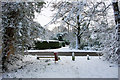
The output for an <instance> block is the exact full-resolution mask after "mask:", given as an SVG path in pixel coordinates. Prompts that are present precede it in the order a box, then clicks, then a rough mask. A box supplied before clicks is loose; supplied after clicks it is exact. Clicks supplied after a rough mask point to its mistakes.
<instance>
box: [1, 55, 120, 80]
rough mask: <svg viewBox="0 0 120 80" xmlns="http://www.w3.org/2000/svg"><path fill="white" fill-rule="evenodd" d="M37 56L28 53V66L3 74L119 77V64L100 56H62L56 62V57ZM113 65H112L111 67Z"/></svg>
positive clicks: (26, 76) (15, 76)
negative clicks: (88, 58) (43, 57)
mask: <svg viewBox="0 0 120 80" xmlns="http://www.w3.org/2000/svg"><path fill="white" fill-rule="evenodd" d="M36 57H37V56H31V55H26V56H24V58H23V62H24V63H25V62H26V63H28V62H29V64H27V65H26V66H24V67H22V68H19V69H17V70H13V71H10V72H7V73H4V74H3V77H4V78H118V66H117V65H116V64H113V65H111V64H110V63H109V62H107V61H103V60H102V59H99V57H94V56H91V57H90V60H87V57H86V56H80V57H79V56H78V57H75V61H72V57H70V56H69V57H68V56H67V57H66V56H62V57H60V60H59V61H58V62H57V63H55V62H54V59H53V58H51V59H39V60H38V59H36ZM110 66H112V67H110Z"/></svg>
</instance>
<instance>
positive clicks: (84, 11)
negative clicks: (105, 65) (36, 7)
mask: <svg viewBox="0 0 120 80" xmlns="http://www.w3.org/2000/svg"><path fill="white" fill-rule="evenodd" d="M109 6H110V5H107V6H106V5H105V3H104V2H95V3H93V2H92V1H88V2H87V1H86V0H80V1H68V2H65V1H64V2H58V3H57V4H54V5H53V7H54V8H57V9H58V12H57V13H56V17H57V18H56V19H61V20H62V24H67V25H69V27H70V26H72V30H73V31H74V33H75V35H76V49H80V48H81V38H82V35H84V34H86V33H88V34H89V30H90V27H91V26H92V23H94V22H98V21H97V20H99V19H100V17H101V16H103V15H104V14H105V12H106V10H107V9H108V8H109ZM102 19H103V18H102ZM102 19H101V20H102ZM96 27H97V26H96ZM89 36H90V34H89V35H88V37H89Z"/></svg>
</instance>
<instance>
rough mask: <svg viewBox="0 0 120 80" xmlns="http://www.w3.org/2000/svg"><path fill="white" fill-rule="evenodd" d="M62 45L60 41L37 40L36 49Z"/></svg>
mask: <svg viewBox="0 0 120 80" xmlns="http://www.w3.org/2000/svg"><path fill="white" fill-rule="evenodd" d="M60 47H62V46H61V45H60V42H59V41H55V42H54V41H49V42H47V41H42V42H41V41H35V49H56V48H60Z"/></svg>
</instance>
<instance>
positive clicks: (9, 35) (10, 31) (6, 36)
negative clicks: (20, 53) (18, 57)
mask: <svg viewBox="0 0 120 80" xmlns="http://www.w3.org/2000/svg"><path fill="white" fill-rule="evenodd" d="M13 42H14V28H12V27H6V28H4V33H3V44H2V46H3V49H2V69H3V71H6V70H7V61H8V59H9V56H10V55H11V54H14V46H13Z"/></svg>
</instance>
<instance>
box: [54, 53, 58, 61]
mask: <svg viewBox="0 0 120 80" xmlns="http://www.w3.org/2000/svg"><path fill="white" fill-rule="evenodd" d="M54 56H55V63H56V61H58V53H57V52H55V53H54Z"/></svg>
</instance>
